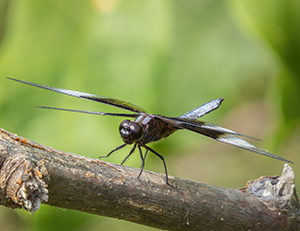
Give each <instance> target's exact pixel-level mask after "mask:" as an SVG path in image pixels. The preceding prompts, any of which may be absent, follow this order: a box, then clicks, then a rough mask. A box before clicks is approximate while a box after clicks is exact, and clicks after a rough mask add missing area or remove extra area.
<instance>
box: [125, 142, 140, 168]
mask: <svg viewBox="0 0 300 231" xmlns="http://www.w3.org/2000/svg"><path fill="white" fill-rule="evenodd" d="M136 145H137V143H135V144H134V146H133V148H132V149H131V151H130V152H129V154H128V155H127V156H126V157H125V159H124V160H123V161H122V163H121V165H123V164H124V163H125V161H126V160H127V159H128V158H129V156H131V154H132V153H133V152H134V150H135V148H136Z"/></svg>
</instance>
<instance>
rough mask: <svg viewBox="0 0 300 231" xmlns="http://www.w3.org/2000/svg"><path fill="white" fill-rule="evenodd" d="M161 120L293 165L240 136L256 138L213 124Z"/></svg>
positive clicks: (176, 119)
mask: <svg viewBox="0 0 300 231" xmlns="http://www.w3.org/2000/svg"><path fill="white" fill-rule="evenodd" d="M160 118H161V119H163V120H164V121H166V122H167V123H169V124H171V125H173V126H174V127H176V128H182V129H187V130H190V131H193V132H197V133H200V134H202V135H205V136H208V137H210V138H213V139H215V140H218V141H220V142H223V143H226V144H230V145H233V146H236V147H239V148H243V149H245V150H248V151H251V152H255V153H258V154H261V155H265V156H269V157H271V158H274V159H278V160H282V161H285V162H289V163H293V162H291V161H289V160H286V159H284V158H281V157H279V156H276V155H275V154H273V153H271V152H269V151H267V150H264V149H261V148H258V147H256V146H254V145H252V144H250V143H249V142H247V141H246V140H244V139H242V138H241V137H239V136H242V137H247V138H251V139H255V138H253V137H250V136H246V135H244V134H241V133H238V132H235V131H232V130H230V129H227V128H223V127H220V126H218V125H215V124H212V123H207V122H203V121H197V120H191V119H185V118H172V117H165V118H164V116H160Z"/></svg>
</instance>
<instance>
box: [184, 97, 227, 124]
mask: <svg viewBox="0 0 300 231" xmlns="http://www.w3.org/2000/svg"><path fill="white" fill-rule="evenodd" d="M223 100H224V98H217V99H214V100H211V101H209V102H207V103H205V104H203V105H201V106H200V107H197V108H194V109H193V110H191V111H189V112H187V113H185V114H183V115H182V116H179V118H186V119H194V120H195V119H198V118H200V117H202V116H204V115H205V114H208V113H210V112H211V111H214V110H216V109H217V108H218V107H219V106H220V105H221V103H222V102H223Z"/></svg>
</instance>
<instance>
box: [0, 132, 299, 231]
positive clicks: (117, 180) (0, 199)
mask: <svg viewBox="0 0 300 231" xmlns="http://www.w3.org/2000/svg"><path fill="white" fill-rule="evenodd" d="M0 168H1V169H0V171H1V175H0V186H1V190H0V204H1V205H3V206H7V207H11V208H24V209H26V210H28V211H29V212H35V211H37V210H38V209H39V207H40V204H41V203H45V204H49V205H52V206H56V207H60V208H65V209H73V210H78V211H83V212H87V213H92V214H97V215H101V216H109V217H114V218H118V219H122V220H127V221H131V222H135V223H139V224H143V225H147V226H152V227H156V228H160V229H167V230H220V231H222V230H272V231H273V230H299V228H300V225H299V224H300V223H299V221H300V219H299V217H300V214H299V202H298V198H297V195H296V192H295V188H294V187H295V185H294V173H293V170H292V169H291V167H290V166H289V165H287V164H286V165H285V168H284V171H283V173H282V176H280V177H278V176H275V177H261V178H259V179H257V180H255V181H250V182H248V183H247V185H246V187H245V188H242V189H228V188H222V187H218V186H212V185H207V184H204V183H199V182H193V181H189V180H184V179H180V178H175V177H171V176H170V177H169V179H170V183H171V184H172V185H174V186H175V187H176V188H173V187H170V186H168V185H167V184H166V183H165V180H164V175H162V174H158V173H153V172H149V171H144V172H143V174H142V175H141V177H140V179H139V180H138V179H137V176H138V174H139V171H140V170H139V169H135V168H130V167H126V166H121V165H117V164H112V163H108V162H105V161H101V160H96V159H91V158H87V157H83V156H79V155H75V154H72V153H66V152H62V151H59V150H55V149H53V148H50V147H46V146H43V145H41V144H38V143H35V142H33V141H30V140H28V139H25V138H22V137H19V136H17V135H15V134H12V133H9V132H7V131H5V130H3V129H0Z"/></svg>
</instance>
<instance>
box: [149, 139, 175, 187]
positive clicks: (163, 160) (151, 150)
mask: <svg viewBox="0 0 300 231" xmlns="http://www.w3.org/2000/svg"><path fill="white" fill-rule="evenodd" d="M143 147H144V148H146V150H149V151H150V152H153V153H154V154H155V155H157V156H158V157H159V158H160V159H161V160H162V162H163V163H164V167H165V173H166V183H167V185H170V186H172V187H174V186H173V185H171V184H170V183H169V178H168V171H167V165H166V162H165V159H164V158H163V156H162V155H160V154H158V153H157V152H156V151H154V150H153V149H152V148H150V147H148V146H146V145H144V146H143ZM174 188H175V187H174ZM175 189H176V188H175Z"/></svg>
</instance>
